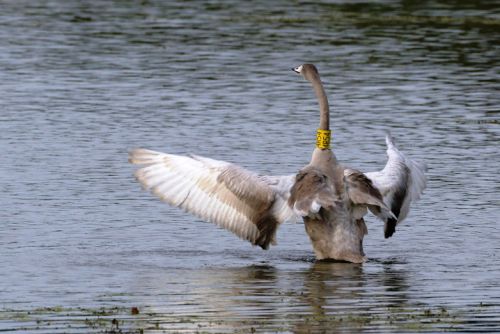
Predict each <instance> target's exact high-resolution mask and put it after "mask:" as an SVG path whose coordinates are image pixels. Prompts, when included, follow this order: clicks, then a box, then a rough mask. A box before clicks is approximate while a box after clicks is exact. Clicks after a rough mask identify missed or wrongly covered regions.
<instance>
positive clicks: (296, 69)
mask: <svg viewBox="0 0 500 334" xmlns="http://www.w3.org/2000/svg"><path fill="white" fill-rule="evenodd" d="M293 70H294V71H295V72H297V73H301V72H302V65H300V66H297V67H295V68H294V69H293Z"/></svg>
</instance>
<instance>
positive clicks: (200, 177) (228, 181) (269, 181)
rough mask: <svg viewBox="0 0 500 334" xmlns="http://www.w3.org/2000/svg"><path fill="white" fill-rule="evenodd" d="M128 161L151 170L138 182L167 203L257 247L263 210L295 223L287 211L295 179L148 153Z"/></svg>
mask: <svg viewBox="0 0 500 334" xmlns="http://www.w3.org/2000/svg"><path fill="white" fill-rule="evenodd" d="M129 161H130V162H131V163H134V164H141V165H146V166H145V167H142V168H140V169H138V170H137V171H136V172H135V176H136V177H137V179H138V180H139V181H140V183H141V184H142V185H143V186H144V188H146V189H147V190H149V191H151V192H152V193H153V194H155V195H156V196H158V197H159V198H161V199H162V200H163V201H165V202H166V203H168V204H170V205H172V206H176V207H179V208H182V209H183V210H185V211H187V212H189V213H191V214H194V215H195V216H197V217H199V218H201V219H203V220H205V221H209V222H212V223H215V224H217V225H219V226H221V227H223V228H225V229H227V230H230V231H231V232H233V233H235V234H236V235H238V236H239V237H240V238H242V239H245V240H248V241H250V242H252V243H255V242H256V240H257V239H258V237H259V228H258V226H257V225H256V224H257V220H258V219H259V215H262V213H263V210H269V211H270V212H271V214H272V215H273V216H274V218H275V219H276V220H277V221H278V223H282V222H284V221H286V220H289V219H291V218H293V211H292V210H291V209H290V208H289V207H288V206H287V205H286V201H287V199H288V196H289V192H290V188H291V186H292V185H291V184H290V180H291V177H292V176H281V177H280V176H258V175H257V174H254V173H252V172H250V171H248V170H245V169H243V168H241V167H238V166H236V165H234V164H231V163H228V162H224V161H218V160H214V159H209V158H204V157H200V156H191V157H187V156H180V155H174V154H166V153H161V152H155V151H151V150H146V149H136V150H133V151H132V152H130V156H129Z"/></svg>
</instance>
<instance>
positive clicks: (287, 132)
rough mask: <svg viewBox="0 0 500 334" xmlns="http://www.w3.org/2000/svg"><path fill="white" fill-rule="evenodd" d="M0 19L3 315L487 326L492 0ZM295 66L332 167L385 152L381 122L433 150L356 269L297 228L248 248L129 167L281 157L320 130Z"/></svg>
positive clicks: (38, 12) (416, 146) (131, 9)
mask: <svg viewBox="0 0 500 334" xmlns="http://www.w3.org/2000/svg"><path fill="white" fill-rule="evenodd" d="M0 27H1V29H0V67H1V68H2V71H0V91H1V92H2V98H1V99H0V148H1V149H2V157H1V158H0V190H1V191H0V203H1V204H2V210H0V221H1V222H2V229H1V232H0V268H2V270H1V274H0V331H1V330H12V331H20V332H47V333H56V332H62V333H66V332H74V333H78V332H81V333H87V332H89V331H96V332H99V331H101V332H102V331H104V330H111V329H113V330H115V331H117V330H118V328H117V327H116V326H117V325H118V326H119V329H120V330H123V331H134V330H136V331H139V330H140V329H143V330H145V331H146V332H147V331H150V332H155V331H160V332H161V331H162V330H165V331H168V330H179V331H184V332H193V331H198V330H199V331H208V332H210V331H211V332H228V333H233V332H238V331H240V332H251V331H261V332H298V333H300V332H306V331H307V330H310V329H314V330H316V331H318V332H321V331H324V330H326V331H329V330H330V331H338V332H347V333H352V332H364V331H373V332H375V331H378V332H391V331H392V332H401V331H410V332H411V331H429V332H434V331H441V330H463V331H472V330H476V331H485V332H488V331H498V330H499V328H500V325H499V323H500V319H499V316H498V314H500V285H499V282H498V272H499V271H500V259H499V256H498V253H499V251H500V242H499V238H498V230H499V229H500V226H499V221H498V217H499V210H498V209H499V204H500V199H499V196H498V194H499V193H500V186H499V183H498V181H497V174H498V166H499V164H500V155H499V154H498V142H499V139H500V128H499V127H498V121H499V117H500V114H499V111H498V106H499V105H500V98H499V95H498V86H499V74H498V68H499V59H500V58H499V57H498V54H499V51H500V50H499V45H498V43H497V39H498V31H499V27H500V12H499V11H498V5H497V4H496V3H495V2H492V1H453V2H446V1H433V2H416V1H377V2H370V3H365V2H363V3H359V2H352V1H334V2H331V1H330V2H319V3H318V2H315V3H313V2H309V3H300V4H296V3H294V2H289V1H274V2H273V4H272V6H270V5H269V3H268V2H267V1H252V2H248V3H247V2H245V3H243V2H233V1H226V2H214V1H183V2H174V1H155V0H148V1H112V2H109V1H92V2H81V1H59V0H52V1H43V2H33V1H22V0H21V1H10V2H3V3H2V10H1V11H0ZM305 61H308V62H314V63H316V64H317V65H318V67H319V69H320V71H321V73H322V77H323V80H324V83H325V86H326V90H327V92H328V95H329V97H330V102H331V105H332V125H333V127H334V138H333V148H334V150H335V151H336V154H337V156H338V158H339V159H340V160H341V161H342V162H346V163H347V164H349V165H351V166H352V167H355V168H359V169H361V170H364V171H371V170H376V169H379V168H381V167H382V166H383V164H384V162H385V156H384V151H385V145H384V140H383V136H384V131H385V130H387V129H391V130H392V133H393V135H394V136H395V138H396V140H397V143H398V144H399V145H400V147H401V148H402V149H403V150H404V151H405V152H407V153H408V154H409V155H411V156H412V157H415V158H416V159H420V160H424V161H425V162H427V164H428V166H429V187H428V189H427V191H426V193H425V194H424V196H423V199H422V201H421V202H419V203H418V204H417V205H416V206H415V207H414V208H413V210H412V212H411V214H410V216H409V218H408V220H407V221H406V222H405V223H404V224H403V225H402V226H401V227H400V228H398V232H397V233H396V235H395V236H394V237H393V238H391V239H389V240H385V239H384V238H383V234H382V226H381V224H380V223H379V222H377V221H375V220H374V219H371V220H368V221H367V225H368V229H369V234H368V235H367V237H366V238H365V241H364V242H365V245H364V248H365V251H366V253H367V256H368V258H369V261H368V262H367V263H365V264H364V265H362V266H359V265H352V264H346V263H323V262H319V263H314V261H313V259H314V256H313V253H312V249H311V245H310V244H309V241H308V238H307V236H306V234H305V233H304V227H303V225H302V224H285V225H284V226H282V227H280V229H279V231H278V245H277V246H276V247H274V248H272V249H271V250H269V251H267V252H266V251H262V250H260V249H256V248H253V247H251V246H250V245H248V244H247V243H244V242H242V241H241V240H239V239H237V238H236V237H234V236H233V235H231V234H230V233H227V232H225V231H222V230H220V229H219V228H217V227H215V226H212V225H210V224H205V223H203V222H200V221H198V220H197V219H194V218H192V217H190V216H188V215H186V214H184V213H183V212H180V211H179V210H176V209H172V208H169V207H167V206H165V205H164V204H162V203H160V202H159V201H157V200H155V199H154V198H152V197H151V196H150V195H149V194H147V193H145V192H141V190H140V189H139V186H138V184H137V183H136V182H135V181H134V179H133V177H132V173H133V167H132V166H130V165H128V164H127V162H126V158H127V151H128V150H129V149H131V148H133V147H145V146H146V147H149V148H152V149H158V150H163V151H168V152H172V153H196V154H201V155H206V156H210V157H214V158H217V159H226V160H229V161H232V162H236V163H239V164H241V165H243V166H245V167H247V168H249V169H252V170H255V171H258V172H261V173H266V174H289V173H295V172H296V171H297V170H298V169H299V168H300V167H302V166H303V165H304V164H305V163H307V161H308V160H309V157H310V153H311V147H312V145H313V138H314V133H315V127H316V125H317V124H316V122H317V118H316V115H317V105H316V101H315V99H314V96H313V93H312V92H311V90H310V87H309V86H308V85H307V84H306V83H305V82H303V81H301V80H299V78H297V77H296V76H295V75H293V74H292V73H291V71H290V68H291V67H292V66H296V65H298V64H300V63H302V62H305ZM133 306H134V307H138V308H139V309H140V310H141V312H140V314H138V315H132V314H131V313H130V309H131V307H133ZM115 318H116V319H118V320H119V323H118V324H117V323H114V324H113V323H112V320H113V319H115Z"/></svg>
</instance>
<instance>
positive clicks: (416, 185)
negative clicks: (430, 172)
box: [365, 134, 427, 223]
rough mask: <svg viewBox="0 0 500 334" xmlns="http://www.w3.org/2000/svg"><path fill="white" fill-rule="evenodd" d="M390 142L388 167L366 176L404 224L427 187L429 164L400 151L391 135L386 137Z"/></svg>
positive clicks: (388, 144)
mask: <svg viewBox="0 0 500 334" xmlns="http://www.w3.org/2000/svg"><path fill="white" fill-rule="evenodd" d="M386 144H387V157H388V160H387V164H386V165H385V167H384V169H383V170H381V171H378V172H369V173H365V175H366V176H367V177H368V178H369V179H370V180H371V181H372V182H373V185H374V186H375V187H377V188H378V189H379V191H380V193H381V194H382V196H383V197H384V202H385V203H386V204H387V206H388V207H389V208H390V209H391V211H392V212H393V213H394V214H395V215H396V216H397V222H398V223H400V222H401V221H402V220H403V219H405V218H406V216H407V215H408V212H409V211H410V204H411V203H412V202H414V201H416V200H418V199H419V198H420V195H421V194H422V193H423V191H424V189H425V187H426V183H427V178H426V176H425V174H424V172H425V171H426V166H425V165H424V164H422V163H418V162H416V161H414V160H412V159H410V158H408V157H406V156H405V155H404V154H403V153H402V152H401V151H399V150H398V148H397V147H396V145H395V144H394V140H393V138H392V137H391V135H390V134H387V136H386Z"/></svg>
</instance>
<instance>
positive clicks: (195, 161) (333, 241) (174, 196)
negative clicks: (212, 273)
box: [129, 64, 426, 263]
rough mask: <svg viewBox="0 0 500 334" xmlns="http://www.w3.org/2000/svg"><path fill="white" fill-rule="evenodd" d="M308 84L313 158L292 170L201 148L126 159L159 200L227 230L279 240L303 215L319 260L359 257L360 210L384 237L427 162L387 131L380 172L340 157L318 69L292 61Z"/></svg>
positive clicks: (255, 240) (261, 241)
mask: <svg viewBox="0 0 500 334" xmlns="http://www.w3.org/2000/svg"><path fill="white" fill-rule="evenodd" d="M293 70H294V71H295V72H296V73H298V74H300V75H302V76H303V77H304V78H305V79H306V80H307V81H309V82H310V83H311V84H312V87H313V90H314V92H315V95H316V97H317V100H318V102H319V109H320V122H319V128H318V130H317V136H316V147H315V148H314V150H313V153H312V157H311V161H310V163H309V164H308V165H307V166H305V167H304V168H302V169H301V170H300V171H299V172H298V173H297V174H292V175H281V176H274V175H272V176H271V175H259V174H257V173H254V172H252V171H250V170H247V169H245V168H243V167H241V166H238V165H236V164H233V163H230V162H226V161H220V160H214V159H210V158H207V157H202V156H198V155H190V156H184V155H175V154H168V153H162V152H156V151H152V150H148V149H143V148H138V149H134V150H132V151H130V153H129V162H130V163H132V164H138V165H142V167H140V168H139V169H137V170H136V171H135V177H136V179H137V180H138V181H139V182H140V183H141V184H142V186H143V187H144V188H145V189H146V190H149V191H151V192H152V193H153V194H154V195H156V196H158V197H159V198H160V199H161V200H163V201H164V202H166V203H168V204H170V205H172V206H175V207H178V208H181V209H183V210H185V211H186V212H188V213H191V214H193V215H195V216H197V217H199V218H200V219H202V220H204V221H208V222H211V223H214V224H217V225H218V226H220V227H222V228H224V229H227V230H229V231H231V232H233V233H234V234H236V235H237V236H238V237H240V238H242V239H244V240H247V241H249V242H250V243H252V244H253V245H257V246H260V247H261V248H263V249H268V248H269V246H270V245H275V244H276V230H277V229H278V227H279V225H280V224H282V223H283V222H285V221H296V220H299V219H302V220H303V221H304V225H305V230H306V233H307V234H308V236H309V238H310V241H311V244H312V247H313V250H314V253H315V256H316V259H318V260H323V259H331V260H339V261H348V262H353V263H362V262H364V261H366V256H365V253H364V252H363V238H364V236H365V234H366V233H367V227H366V224H365V222H364V216H365V215H366V214H367V212H368V211H370V212H372V213H373V214H374V215H375V216H376V217H378V218H379V219H381V220H382V221H383V222H384V235H385V238H389V237H391V236H392V235H393V233H394V232H395V229H396V226H397V225H398V224H399V223H401V221H403V219H405V218H406V217H407V215H408V213H409V208H410V204H411V203H412V202H414V201H416V200H418V199H419V197H420V195H421V194H422V192H423V190H424V189H425V186H426V176H425V174H424V172H425V169H426V168H425V165H424V164H422V163H419V162H416V161H414V160H412V159H410V158H408V157H407V156H406V155H404V154H403V153H402V152H401V151H399V149H398V148H397V147H396V145H395V143H394V140H393V138H392V137H391V135H390V134H387V136H386V144H387V156H388V160H387V163H386V165H385V167H384V168H383V169H382V170H381V171H376V172H369V173H362V172H360V171H358V170H355V169H351V168H347V167H344V166H343V165H341V164H340V163H338V161H337V158H336V157H335V154H334V153H333V151H332V150H331V149H330V137H331V134H330V123H329V113H330V111H329V105H328V99H327V96H326V93H325V90H324V88H323V85H322V83H321V79H320V76H319V73H318V70H317V68H316V67H315V66H314V65H313V64H303V65H300V66H298V67H295V68H293Z"/></svg>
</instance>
